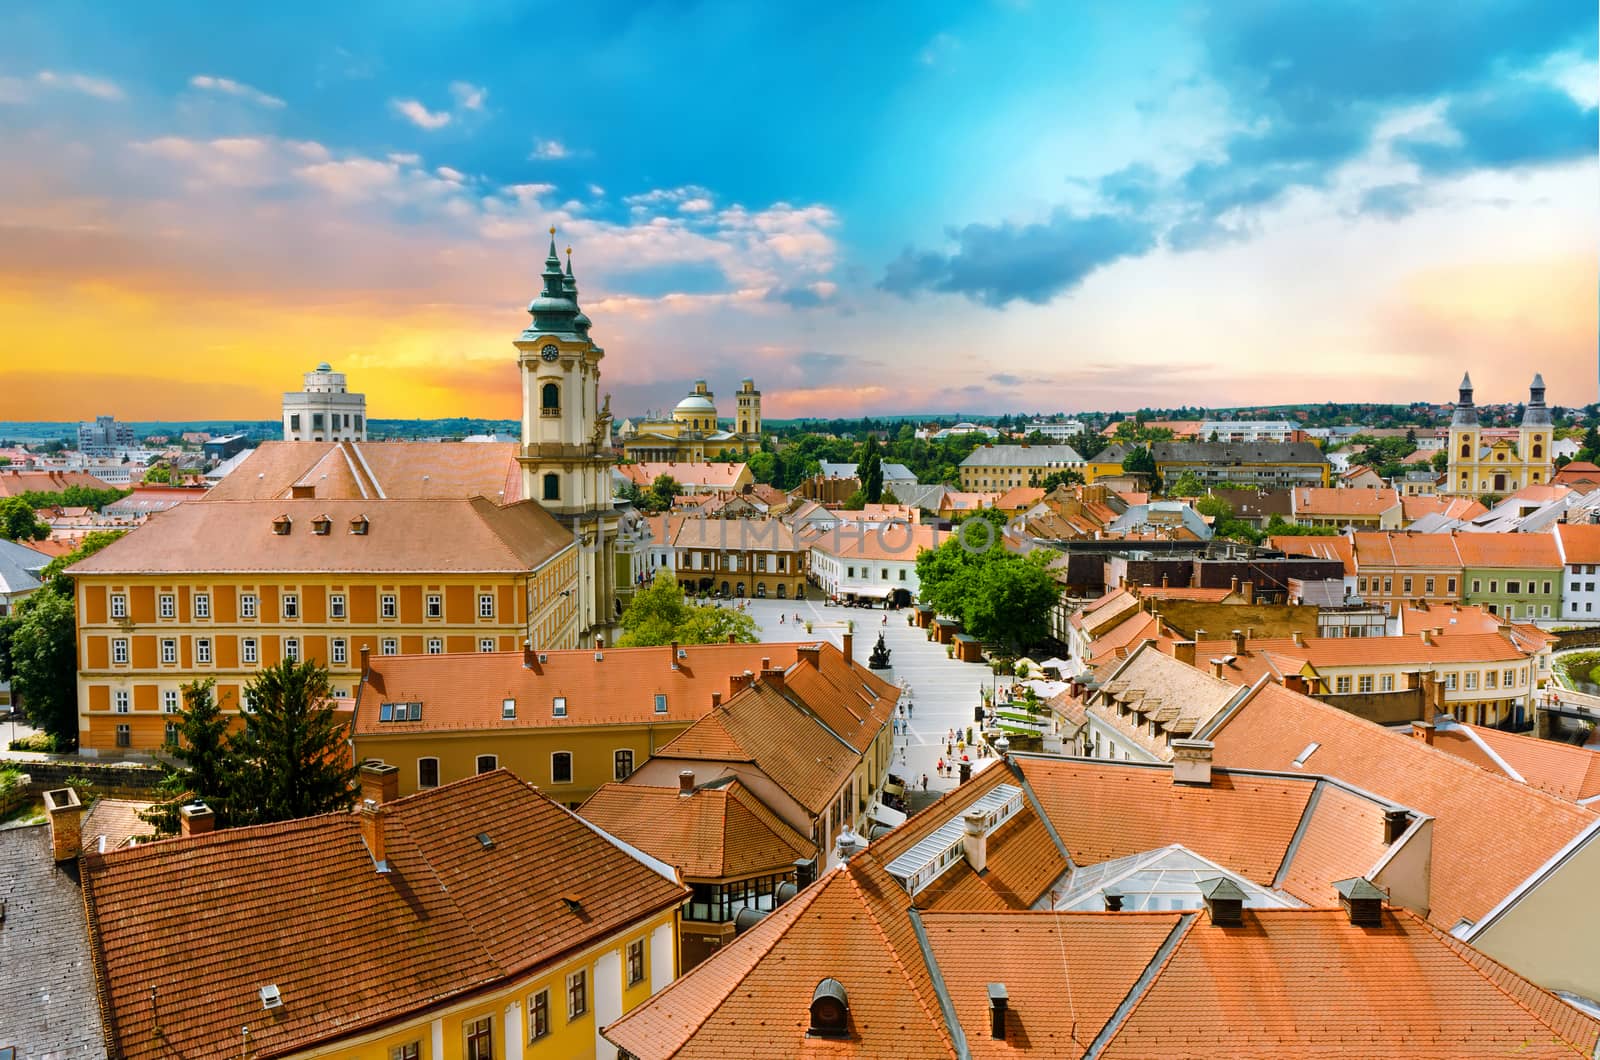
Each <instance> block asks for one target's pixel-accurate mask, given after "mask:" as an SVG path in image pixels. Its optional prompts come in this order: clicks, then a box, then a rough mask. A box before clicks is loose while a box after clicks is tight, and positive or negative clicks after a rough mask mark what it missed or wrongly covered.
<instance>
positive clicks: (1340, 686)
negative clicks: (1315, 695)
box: [1333, 674, 1350, 695]
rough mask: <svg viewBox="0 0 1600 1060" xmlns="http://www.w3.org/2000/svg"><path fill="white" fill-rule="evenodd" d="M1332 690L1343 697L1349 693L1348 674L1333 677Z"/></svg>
mask: <svg viewBox="0 0 1600 1060" xmlns="http://www.w3.org/2000/svg"><path fill="white" fill-rule="evenodd" d="M1333 690H1334V691H1335V692H1337V693H1338V694H1340V695H1345V694H1346V693H1348V692H1349V691H1350V676H1349V675H1348V674H1344V675H1342V676H1339V677H1335V678H1334V679H1333Z"/></svg>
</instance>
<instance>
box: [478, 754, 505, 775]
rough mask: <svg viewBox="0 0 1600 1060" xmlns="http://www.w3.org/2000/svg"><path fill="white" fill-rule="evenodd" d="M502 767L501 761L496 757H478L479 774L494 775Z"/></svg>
mask: <svg viewBox="0 0 1600 1060" xmlns="http://www.w3.org/2000/svg"><path fill="white" fill-rule="evenodd" d="M499 767H500V759H499V758H497V757H496V756H494V755H479V756H478V772H480V773H493V772H494V771H495V770H496V769H498V768H499Z"/></svg>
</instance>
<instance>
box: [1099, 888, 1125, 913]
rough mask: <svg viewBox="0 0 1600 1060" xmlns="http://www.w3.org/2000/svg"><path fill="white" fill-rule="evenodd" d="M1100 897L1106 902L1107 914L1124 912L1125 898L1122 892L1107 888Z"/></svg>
mask: <svg viewBox="0 0 1600 1060" xmlns="http://www.w3.org/2000/svg"><path fill="white" fill-rule="evenodd" d="M1100 895H1101V897H1103V898H1104V899H1105V900H1106V912H1108V913H1120V912H1122V897H1123V896H1122V892H1121V891H1119V890H1117V889H1116V888H1115V887H1107V888H1106V889H1105V890H1103V891H1101V892H1100Z"/></svg>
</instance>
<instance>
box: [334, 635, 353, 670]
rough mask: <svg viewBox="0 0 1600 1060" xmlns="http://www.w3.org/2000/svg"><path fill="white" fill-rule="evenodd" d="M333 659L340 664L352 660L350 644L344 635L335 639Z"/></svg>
mask: <svg viewBox="0 0 1600 1060" xmlns="http://www.w3.org/2000/svg"><path fill="white" fill-rule="evenodd" d="M333 661H334V662H335V663H338V664H340V665H343V664H345V663H347V662H349V661H350V646H349V644H348V643H347V642H346V641H345V639H344V638H343V637H335V638H334V639H333Z"/></svg>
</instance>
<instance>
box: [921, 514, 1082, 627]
mask: <svg viewBox="0 0 1600 1060" xmlns="http://www.w3.org/2000/svg"><path fill="white" fill-rule="evenodd" d="M977 522H987V520H977ZM986 545H987V546H988V547H985V546H986ZM1049 558H1050V557H1049V555H1048V554H1047V553H1045V552H1044V551H1042V550H1041V551H1039V552H1037V553H1035V554H1033V555H1029V556H1020V555H1017V554H1016V553H1013V552H1008V551H1006V549H1005V548H1004V547H1003V546H1002V545H1001V544H1000V542H999V531H998V530H995V532H994V535H993V537H992V538H991V537H990V536H989V535H988V534H986V533H985V532H983V531H982V530H981V529H976V530H963V531H962V532H961V533H959V534H957V535H956V536H954V537H952V538H950V539H949V540H947V541H945V543H944V544H942V545H940V546H939V547H938V548H935V549H925V550H923V552H922V553H921V554H920V555H919V556H918V557H917V580H918V582H919V583H920V589H919V595H920V597H921V599H922V601H923V602H924V603H926V604H929V605H931V606H932V607H933V608H934V609H935V610H937V611H939V612H940V613H942V614H946V615H951V616H953V617H956V618H959V619H961V622H962V624H963V626H965V628H966V630H967V632H969V633H971V634H972V635H973V636H975V637H977V638H979V639H980V640H984V641H990V642H993V643H998V644H1003V645H1005V646H1006V648H1007V649H1008V650H1009V651H1011V652H1012V653H1013V654H1015V653H1016V652H1018V651H1020V650H1022V649H1023V648H1025V647H1027V646H1028V645H1030V644H1032V643H1034V642H1036V641H1038V640H1041V639H1043V638H1044V636H1045V634H1046V633H1047V632H1048V621H1049V615H1050V608H1051V607H1052V606H1053V605H1054V603H1055V601H1056V599H1057V598H1058V597H1059V596H1060V595H1061V592H1060V587H1059V586H1057V585H1056V583H1055V580H1054V579H1053V578H1051V577H1050V574H1049V572H1048V571H1046V570H1045V569H1044V568H1045V564H1046V563H1047V562H1048V561H1049Z"/></svg>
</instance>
